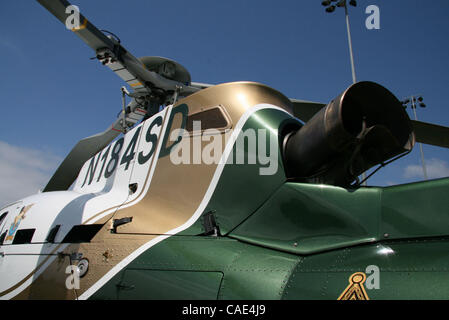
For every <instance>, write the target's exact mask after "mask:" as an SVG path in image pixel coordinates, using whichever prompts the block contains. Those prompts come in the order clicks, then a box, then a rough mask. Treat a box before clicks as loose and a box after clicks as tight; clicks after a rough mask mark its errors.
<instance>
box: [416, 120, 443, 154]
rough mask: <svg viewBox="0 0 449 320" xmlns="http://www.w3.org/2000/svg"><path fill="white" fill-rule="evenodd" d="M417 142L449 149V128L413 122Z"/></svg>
mask: <svg viewBox="0 0 449 320" xmlns="http://www.w3.org/2000/svg"><path fill="white" fill-rule="evenodd" d="M412 125H413V130H414V131H415V136H416V141H417V142H421V143H425V144H430V145H433V146H437V147H443V148H449V128H448V127H443V126H440V125H437V124H432V123H427V122H421V121H415V120H412Z"/></svg>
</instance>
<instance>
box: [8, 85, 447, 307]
mask: <svg viewBox="0 0 449 320" xmlns="http://www.w3.org/2000/svg"><path fill="white" fill-rule="evenodd" d="M213 108H218V109H219V110H220V112H222V114H223V116H224V117H225V118H226V121H225V122H223V123H221V124H220V126H219V127H217V128H216V129H218V130H217V131H215V132H214V133H213V135H214V136H215V138H217V137H219V138H220V139H223V141H224V143H223V144H222V148H221V150H220V152H219V157H220V161H219V162H218V163H210V164H206V163H203V162H200V163H195V164H182V163H181V164H175V163H174V162H173V160H172V159H171V157H170V154H171V152H176V151H177V150H179V149H178V148H182V147H185V146H186V145H189V144H195V143H199V145H200V146H201V147H205V145H207V141H202V140H195V139H198V137H199V136H201V133H204V132H198V131H195V130H193V131H192V130H191V131H189V132H187V133H185V134H184V135H183V136H182V139H181V140H179V139H178V140H177V139H176V137H177V130H178V129H179V128H191V126H190V125H191V123H190V122H189V121H191V120H192V119H195V115H198V114H199V113H201V112H203V111H207V110H211V109H213ZM287 111H290V103H289V101H288V100H287V98H285V97H284V96H283V95H282V94H280V93H278V92H277V91H275V90H273V89H271V88H268V87H266V86H263V85H260V84H256V83H249V82H241V83H230V84H223V85H218V86H215V87H210V88H208V89H204V90H202V91H199V92H197V93H195V94H193V95H191V96H189V97H187V98H185V99H182V100H180V101H179V102H178V103H177V104H176V105H175V106H170V107H167V108H166V109H164V110H162V111H161V112H159V113H158V114H156V115H154V116H153V117H151V118H149V119H148V120H146V121H144V122H143V123H141V124H140V125H139V126H136V127H135V128H133V129H132V130H131V131H129V132H128V133H127V134H126V135H124V136H123V138H119V139H118V140H117V141H115V142H113V143H112V144H111V145H110V146H108V147H106V148H105V149H104V150H102V151H101V152H99V154H97V155H95V156H94V157H93V158H92V159H90V160H88V161H87V162H86V163H85V165H84V166H83V168H82V169H81V171H80V173H79V176H78V179H77V180H76V181H75V183H74V186H73V189H72V190H70V191H58V192H44V193H42V194H38V195H35V196H31V197H28V198H26V199H23V200H21V201H20V202H17V203H14V204H12V205H10V206H8V207H7V208H4V210H5V211H8V215H7V217H6V219H5V220H4V221H3V222H2V224H1V225H0V228H1V229H2V230H1V232H2V233H3V232H4V231H5V230H6V229H8V228H10V226H18V225H20V228H23V229H27V228H36V230H35V234H34V236H33V240H32V243H31V244H28V245H24V244H19V245H18V244H12V242H11V241H13V240H11V239H10V240H7V241H5V242H4V244H3V245H2V246H1V250H2V252H4V255H2V256H0V279H1V281H0V297H1V298H2V299H8V298H14V299H33V298H34V299H346V298H348V299H352V298H363V299H396V298H398V299H408V298H419V299H422V298H428V299H441V298H442V299H445V298H447V296H448V294H449V286H447V285H445V283H446V282H447V281H445V279H446V277H447V272H448V270H449V253H448V252H449V250H448V249H449V240H448V239H449V237H448V236H449V232H448V231H447V227H446V226H447V225H448V223H449V212H448V210H447V208H448V207H449V203H448V199H447V197H446V196H445V195H446V193H447V189H448V186H449V179H439V180H433V181H426V182H420V183H413V184H407V185H402V186H394V187H387V188H377V187H368V188H358V189H354V190H351V189H346V188H341V187H335V186H328V185H326V186H325V185H314V184H305V183H297V182H292V181H287V178H286V175H285V171H284V163H283V160H282V154H281V148H280V146H281V142H282V141H277V142H278V143H277V145H276V152H277V159H278V163H277V171H276V172H275V173H274V174H271V175H260V171H259V170H260V169H261V168H263V167H264V165H262V164H261V163H255V164H249V163H246V164H237V165H235V164H233V163H232V162H230V161H229V160H230V159H234V158H235V155H236V153H237V151H238V148H239V147H238V145H237V143H236V141H237V139H238V138H239V137H241V136H242V135H243V133H244V132H245V130H246V129H254V130H258V129H267V132H268V135H269V136H270V137H272V136H274V137H278V136H281V135H280V134H279V133H280V132H283V130H284V128H285V127H286V126H287V125H291V123H295V125H297V126H301V124H300V123H299V122H298V121H297V120H296V119H294V118H293V117H292V116H291V115H290V114H289V113H288V112H287ZM193 128H194V127H193ZM170 137H175V139H170ZM121 139H123V140H121ZM172 140H174V141H172ZM120 141H121V142H120ZM267 141H269V139H267ZM267 143H268V142H267ZM119 145H121V146H120V147H118V146H119ZM133 145H134V147H132V146H133ZM266 147H267V148H268V145H267V146H266ZM114 149H115V151H114ZM118 149H120V152H119V151H117V150H118ZM251 152H254V151H250V150H249V149H246V147H244V153H245V155H246V156H249V153H251ZM113 154H115V155H113ZM127 155H128V157H127ZM191 156H192V157H194V155H191ZM119 158H120V159H125V160H124V161H121V162H120V163H119V162H118V159H119ZM113 159H116V160H113ZM116 162H117V163H116ZM130 186H133V187H132V188H131V187H130ZM428 199H432V201H429V200H428ZM211 216H212V217H213V219H212V220H209V219H211V218H210V217H211ZM114 221H126V223H123V224H119V225H115V224H114ZM208 221H209V222H210V221H214V227H215V229H214V232H213V233H209V232H208V231H210V230H208V228H207V227H206V226H207V222H208ZM89 224H95V225H101V229H100V230H99V231H98V232H97V233H96V234H95V236H94V237H93V238H92V239H91V240H90V241H88V242H80V243H63V242H62V240H63V239H64V237H65V236H66V235H67V233H68V232H69V230H71V229H72V227H73V226H76V225H89ZM56 225H61V227H60V229H59V231H58V233H57V234H56V237H55V239H54V241H53V242H52V243H49V242H48V241H46V239H47V236H48V233H49V230H51V229H52V228H53V227H54V226H56ZM15 228H16V227H15ZM14 230H15V229H14ZM80 255H82V257H83V258H84V259H87V260H88V261H89V270H88V272H87V273H86V275H85V276H84V277H82V278H81V281H80V287H79V288H73V289H67V286H66V280H67V276H68V275H67V273H66V272H65V270H66V268H67V267H68V266H69V265H72V264H74V263H75V264H76V261H77V260H75V262H74V260H73V257H76V256H80ZM75 259H79V258H75ZM373 266H374V267H376V268H378V270H380V279H379V282H378V285H377V286H372V283H371V281H372V278H370V276H371V275H370V270H372V267H373ZM370 268H371V269H370Z"/></svg>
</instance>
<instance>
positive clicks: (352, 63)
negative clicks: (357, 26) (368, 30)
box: [345, 1, 357, 83]
mask: <svg viewBox="0 0 449 320" xmlns="http://www.w3.org/2000/svg"><path fill="white" fill-rule="evenodd" d="M345 15H346V29H347V31H348V43H349V55H350V57H351V71H352V83H356V82H357V80H356V77H355V67H354V54H353V53H352V40H351V30H350V28H349V14H348V6H347V5H346V1H345Z"/></svg>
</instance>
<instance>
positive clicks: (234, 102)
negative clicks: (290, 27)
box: [0, 82, 291, 299]
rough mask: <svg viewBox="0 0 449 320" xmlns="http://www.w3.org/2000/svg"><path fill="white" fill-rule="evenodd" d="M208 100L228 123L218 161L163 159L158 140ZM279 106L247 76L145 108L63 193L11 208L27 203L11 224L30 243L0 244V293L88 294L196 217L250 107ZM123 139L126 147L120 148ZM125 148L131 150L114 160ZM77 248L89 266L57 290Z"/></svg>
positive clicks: (284, 103)
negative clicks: (154, 109)
mask: <svg viewBox="0 0 449 320" xmlns="http://www.w3.org/2000/svg"><path fill="white" fill-rule="evenodd" d="M217 105H219V106H221V108H222V109H224V110H225V113H226V115H227V117H228V119H229V122H230V123H229V124H230V126H229V127H232V129H233V130H232V131H229V130H228V131H226V130H223V131H222V132H220V135H223V136H225V135H226V134H229V135H230V136H229V137H227V138H228V140H226V141H227V143H226V144H224V145H223V151H222V154H221V157H222V158H223V160H224V161H223V162H221V163H218V164H215V163H212V164H198V165H183V164H181V165H175V164H173V163H172V161H171V160H170V157H169V153H170V150H171V148H172V145H173V143H172V142H171V141H169V139H168V137H170V135H171V134H172V132H174V131H175V130H177V129H179V128H183V127H185V125H186V118H187V115H191V114H195V113H197V112H200V111H201V110H203V109H207V108H209V107H213V106H217ZM289 107H290V103H289V101H288V99H287V98H285V97H284V96H283V95H282V94H280V93H279V92H277V91H275V90H273V89H271V88H269V87H266V86H264V85H260V84H256V83H246V82H242V83H231V84H224V85H219V86H216V87H212V88H209V89H206V90H203V91H201V92H198V93H196V94H193V95H191V96H189V97H188V98H185V99H183V100H180V101H179V103H178V104H177V105H175V106H173V107H168V108H166V109H164V110H163V111H161V112H160V113H158V114H156V115H154V116H153V117H151V118H150V119H148V120H146V121H145V122H143V123H142V124H140V125H139V126H136V127H135V128H133V129H132V130H131V131H129V132H128V133H127V134H126V135H124V136H123V137H122V138H119V139H118V140H116V141H115V142H113V143H111V145H110V146H108V147H106V148H105V149H103V150H102V151H101V152H99V153H98V154H97V155H95V156H94V157H93V158H92V159H89V160H88V161H87V162H86V163H85V165H84V166H83V168H82V169H81V171H80V173H79V176H78V178H77V180H76V181H75V183H74V185H73V189H72V190H70V191H57V192H46V193H42V194H38V195H35V196H32V197H29V198H26V199H23V200H22V203H21V204H20V205H23V206H27V205H29V204H32V205H33V206H32V207H31V209H30V210H29V211H28V212H27V218H26V219H24V220H23V222H22V225H21V227H24V228H25V227H26V228H36V231H35V235H34V236H33V238H32V243H31V244H27V245H13V244H10V243H6V242H5V243H4V245H3V246H2V247H1V249H2V251H3V252H4V254H3V255H2V257H1V258H0V259H1V261H0V262H1V263H0V277H1V280H2V281H1V282H0V286H1V287H0V296H1V298H3V299H8V298H16V299H25V298H27V299H29V298H38V299H73V298H80V299H84V298H89V297H90V296H91V295H92V294H93V293H94V292H96V291H97V290H98V289H99V288H100V287H102V286H103V285H104V284H105V283H107V282H108V281H109V279H110V278H111V277H113V276H114V275H115V274H116V273H117V272H119V271H121V270H122V269H123V268H124V267H126V266H127V265H128V264H129V263H130V262H131V261H133V260H134V259H135V258H136V257H137V256H139V255H140V254H141V253H143V252H145V251H146V250H148V249H150V248H151V247H152V246H154V245H155V244H157V243H158V242H161V241H162V240H165V239H167V238H169V237H170V236H172V235H175V234H177V233H179V232H181V231H184V230H186V229H188V228H189V227H190V226H192V225H193V224H194V223H195V222H196V220H197V219H198V218H200V216H201V215H202V214H203V212H204V210H205V209H206V206H207V204H208V202H209V199H210V197H211V195H212V193H213V191H214V189H215V186H216V185H217V182H218V181H219V179H220V176H221V174H222V171H223V167H224V164H225V162H226V157H227V155H228V154H229V153H230V151H231V150H232V147H233V144H234V142H235V139H236V138H237V136H238V134H239V132H240V131H241V129H242V127H243V125H244V124H245V123H246V121H247V119H248V118H249V117H251V115H252V114H253V113H255V112H256V111H258V110H263V109H274V110H277V112H281V113H283V114H284V115H285V117H290V118H291V116H290V115H288V113H287V112H286V111H287V110H288V111H290V110H289ZM154 137H157V139H156V140H155V139H154ZM187 139H194V135H190V136H187V137H186V136H184V137H183V139H182V140H181V141H183V140H184V141H185V140H187ZM133 144H134V147H133V148H132V150H131V148H130V147H129V148H128V149H126V147H128V146H131V145H133ZM153 144H154V146H153ZM125 149H126V150H125ZM153 149H154V150H153ZM150 150H151V151H150ZM131 151H132V152H131ZM127 153H130V154H131V153H133V157H132V158H129V159H128V161H125V162H123V160H122V162H121V163H118V159H123V155H124V154H125V156H126V155H127ZM150 153H151V155H150ZM139 156H140V158H139ZM193 181H194V183H193ZM131 184H135V185H136V186H137V190H136V191H135V192H130V188H129V186H130V185H131ZM122 217H132V222H131V223H128V224H125V225H123V226H119V227H118V228H117V229H116V230H115V231H116V232H115V233H111V229H112V227H111V226H112V225H113V221H114V220H115V219H120V218H122ZM11 219H14V216H13V214H9V215H8V216H7V219H6V222H5V223H4V224H3V225H9V224H11ZM88 224H97V225H102V227H101V229H100V231H98V233H97V234H96V235H95V236H94V237H93V238H92V239H91V240H90V241H89V242H81V243H62V240H63V239H64V238H65V236H66V235H67V234H68V232H69V231H70V230H71V229H72V227H73V226H76V225H88ZM56 225H60V226H61V227H60V229H59V231H58V233H57V234H56V238H55V239H54V241H53V242H54V243H48V242H47V241H46V237H47V235H48V232H49V230H51V229H52V228H53V227H54V226H56ZM77 255H78V256H82V257H83V258H85V259H87V260H88V261H89V271H88V273H87V274H86V276H84V277H83V278H82V279H81V284H80V288H79V289H67V288H66V285H65V284H66V279H67V276H68V275H67V274H66V273H65V270H66V267H67V266H68V265H70V264H73V263H74V260H71V259H72V258H71V257H73V256H77ZM75 262H76V261H75Z"/></svg>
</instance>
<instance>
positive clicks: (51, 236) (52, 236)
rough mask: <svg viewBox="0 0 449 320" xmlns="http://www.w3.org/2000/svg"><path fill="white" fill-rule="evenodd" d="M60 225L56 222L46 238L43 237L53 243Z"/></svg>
mask: <svg viewBox="0 0 449 320" xmlns="http://www.w3.org/2000/svg"><path fill="white" fill-rule="evenodd" d="M60 227H61V225H60V224H58V225H56V226H54V227H53V228H51V230H50V232H48V235H47V239H45V240H47V242H50V243H55V238H56V235H57V234H58V231H59V228H60Z"/></svg>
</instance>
